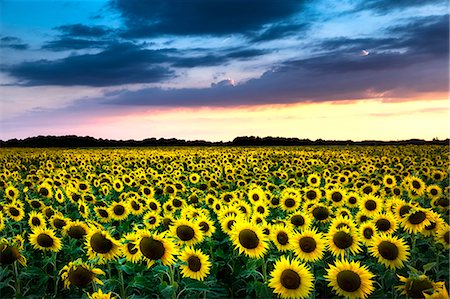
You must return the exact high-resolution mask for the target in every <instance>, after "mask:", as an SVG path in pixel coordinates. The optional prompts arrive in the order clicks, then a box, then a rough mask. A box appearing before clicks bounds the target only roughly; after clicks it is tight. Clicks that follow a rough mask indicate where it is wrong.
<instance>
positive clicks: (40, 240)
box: [28, 227, 62, 252]
mask: <svg viewBox="0 0 450 299" xmlns="http://www.w3.org/2000/svg"><path fill="white" fill-rule="evenodd" d="M28 238H29V241H30V243H31V245H33V248H34V249H39V250H42V251H54V252H58V251H60V250H61V247H62V246H61V239H60V238H58V237H57V236H56V235H55V232H54V231H53V230H51V229H47V228H42V227H36V228H34V229H33V230H32V233H31V234H30V236H29V237H28Z"/></svg>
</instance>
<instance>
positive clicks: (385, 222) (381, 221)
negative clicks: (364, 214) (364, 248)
mask: <svg viewBox="0 0 450 299" xmlns="http://www.w3.org/2000/svg"><path fill="white" fill-rule="evenodd" d="M372 223H373V224H374V225H375V227H376V228H377V231H378V232H379V233H386V234H392V233H394V232H395V231H396V230H397V220H396V219H395V217H394V215H392V214H391V213H385V214H378V215H376V216H374V217H373V218H372Z"/></svg>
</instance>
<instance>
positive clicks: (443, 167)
mask: <svg viewBox="0 0 450 299" xmlns="http://www.w3.org/2000/svg"><path fill="white" fill-rule="evenodd" d="M0 159H1V164H2V166H3V167H2V168H3V169H1V175H0V196H1V200H0V233H1V241H0V266H1V268H0V281H1V282H0V286H1V294H2V297H17V298H20V297H23V296H25V297H40V298H42V297H43V296H45V297H48V298H51V297H57V298H60V297H64V298H67V297H78V298H79V297H81V296H84V297H89V298H114V297H116V298H119V297H120V298H143V297H171V298H184V297H186V298H192V297H194V298H195V297H196V298H198V297H210V298H219V297H222V298H223V297H273V296H280V297H282V298H308V297H313V298H329V297H333V296H339V297H345V298H367V297H369V296H373V297H377V298H380V297H383V298H386V297H399V298H400V297H405V296H406V297H409V298H448V293H447V289H448V281H449V277H448V267H449V260H448V257H449V256H448V252H449V232H450V227H449V224H448V223H449V219H448V216H449V209H448V207H449V197H448V194H449V187H448V170H449V162H448V151H447V148H445V147H438V146H421V147H409V146H405V147H376V148H375V147H354V148H304V149H299V148H218V149H203V148H169V149H161V148H154V149H117V150H98V149H92V150H89V149H80V150H44V149H35V150H30V149H21V150H8V149H2V151H1V152H0Z"/></svg>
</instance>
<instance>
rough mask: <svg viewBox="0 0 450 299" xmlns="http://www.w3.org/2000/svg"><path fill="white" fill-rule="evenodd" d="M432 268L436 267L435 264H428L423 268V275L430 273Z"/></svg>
mask: <svg viewBox="0 0 450 299" xmlns="http://www.w3.org/2000/svg"><path fill="white" fill-rule="evenodd" d="M434 266H436V262H432V263H428V264H425V265H424V266H423V273H426V272H427V271H430V270H431V269H432V268H433V267H434Z"/></svg>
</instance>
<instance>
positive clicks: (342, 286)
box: [324, 260, 375, 299]
mask: <svg viewBox="0 0 450 299" xmlns="http://www.w3.org/2000/svg"><path fill="white" fill-rule="evenodd" d="M373 277H374V275H373V274H372V273H371V272H370V271H369V269H368V267H367V266H366V265H361V264H360V262H359V261H351V262H349V261H347V260H342V261H336V262H335V265H334V266H333V265H330V268H328V269H327V274H326V275H324V278H325V279H326V280H327V281H328V282H329V283H328V286H330V287H332V288H333V291H334V292H335V293H336V294H337V295H338V296H343V297H345V298H349V299H357V298H367V296H369V295H370V294H371V293H372V292H373V291H374V289H375V288H374V286H373V280H372V279H373Z"/></svg>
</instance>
